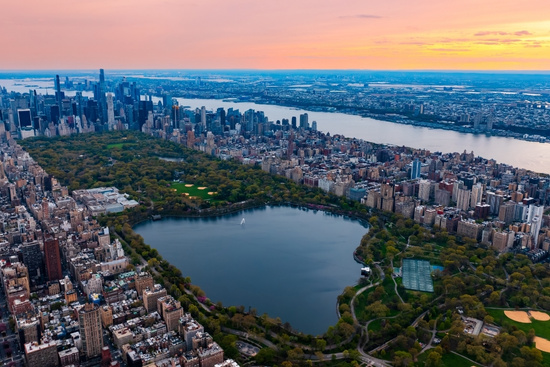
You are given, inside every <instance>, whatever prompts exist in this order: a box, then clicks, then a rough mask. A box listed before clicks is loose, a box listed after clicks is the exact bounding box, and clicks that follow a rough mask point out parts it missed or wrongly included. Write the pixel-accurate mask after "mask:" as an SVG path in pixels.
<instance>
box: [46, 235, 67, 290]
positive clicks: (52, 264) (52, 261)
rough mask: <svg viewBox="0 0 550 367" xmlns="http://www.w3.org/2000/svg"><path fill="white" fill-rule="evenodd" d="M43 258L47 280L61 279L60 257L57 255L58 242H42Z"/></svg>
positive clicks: (55, 240)
mask: <svg viewBox="0 0 550 367" xmlns="http://www.w3.org/2000/svg"><path fill="white" fill-rule="evenodd" d="M44 256H45V258H46V273H47V275H48V279H49V280H58V279H61V278H63V274H62V272H61V255H60V253H59V241H58V240H57V239H53V238H50V239H48V240H46V241H45V242H44Z"/></svg>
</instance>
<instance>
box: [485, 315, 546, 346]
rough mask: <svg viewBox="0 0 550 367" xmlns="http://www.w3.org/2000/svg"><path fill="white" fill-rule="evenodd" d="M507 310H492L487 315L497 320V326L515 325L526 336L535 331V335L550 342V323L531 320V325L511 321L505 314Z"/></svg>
mask: <svg viewBox="0 0 550 367" xmlns="http://www.w3.org/2000/svg"><path fill="white" fill-rule="evenodd" d="M504 311H505V310H491V309H488V310H487V313H489V315H491V316H493V318H494V319H495V323H496V324H497V325H500V326H502V325H504V323H508V324H509V325H514V326H515V327H517V328H518V329H520V330H523V331H524V332H525V333H526V334H527V333H528V332H529V330H531V329H535V335H536V336H540V337H541V338H546V339H549V340H550V321H537V320H535V319H531V323H530V324H524V323H521V322H517V321H514V320H511V319H509V318H508V317H507V316H506V315H505V314H504Z"/></svg>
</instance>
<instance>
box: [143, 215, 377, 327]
mask: <svg viewBox="0 0 550 367" xmlns="http://www.w3.org/2000/svg"><path fill="white" fill-rule="evenodd" d="M242 218H245V224H244V225H241V224H240V223H241V221H242ZM134 230H135V231H136V232H137V233H139V234H140V235H141V236H143V238H144V240H145V242H146V243H147V244H149V245H151V246H152V247H155V248H156V249H157V250H158V251H159V253H160V254H161V255H162V256H163V258H165V259H167V260H168V261H169V262H170V263H171V264H173V265H174V266H176V267H178V268H179V269H180V270H181V271H182V273H183V275H184V276H190V277H191V280H192V283H193V284H196V285H198V286H200V287H201V288H202V289H203V290H204V291H205V292H206V295H207V296H208V297H209V298H210V299H211V300H212V301H213V302H218V301H221V302H222V303H223V304H224V306H231V305H235V306H239V305H243V306H244V307H245V308H246V309H248V308H249V307H252V308H256V309H257V312H258V314H262V313H264V312H265V313H268V314H269V316H270V317H273V318H275V317H280V318H281V320H282V321H283V322H289V323H290V324H291V325H292V327H293V328H295V329H297V330H299V331H302V332H305V333H309V334H313V335H317V334H322V333H324V332H325V331H326V330H327V328H328V327H329V326H331V325H334V324H335V323H336V321H338V320H337V316H336V300H337V297H338V295H339V294H341V293H342V291H343V290H344V288H345V287H346V286H348V285H354V284H356V282H357V280H358V279H359V277H360V268H361V265H360V264H358V263H356V262H355V261H354V260H353V250H355V248H356V247H357V246H358V245H359V243H360V241H361V237H362V236H363V235H364V234H365V233H366V232H367V229H366V228H365V227H364V226H362V225H361V224H360V223H359V222H358V221H355V220H351V219H347V218H344V217H341V216H333V215H330V214H325V213H324V212H321V211H311V210H310V211H304V210H300V209H296V208H290V207H267V208H261V209H253V210H248V211H245V212H242V213H240V214H235V215H229V216H224V217H218V218H200V219H196V218H194V219H189V218H165V219H163V220H161V221H156V222H152V221H150V222H144V223H141V224H139V225H137V226H136V227H135V228H134Z"/></svg>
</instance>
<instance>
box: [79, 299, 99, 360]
mask: <svg viewBox="0 0 550 367" xmlns="http://www.w3.org/2000/svg"><path fill="white" fill-rule="evenodd" d="M78 322H79V327H80V338H81V339H82V351H83V352H84V354H85V355H86V357H87V358H93V357H97V356H100V355H101V348H103V333H102V329H101V316H100V312H99V306H98V305H96V304H95V303H87V304H86V305H84V307H82V308H81V309H80V311H78Z"/></svg>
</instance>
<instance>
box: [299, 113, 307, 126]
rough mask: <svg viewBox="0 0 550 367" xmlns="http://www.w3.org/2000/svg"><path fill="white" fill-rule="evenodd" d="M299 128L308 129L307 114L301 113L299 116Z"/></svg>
mask: <svg viewBox="0 0 550 367" xmlns="http://www.w3.org/2000/svg"><path fill="white" fill-rule="evenodd" d="M300 128H301V129H309V121H308V115H307V113H303V114H301V115H300Z"/></svg>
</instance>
